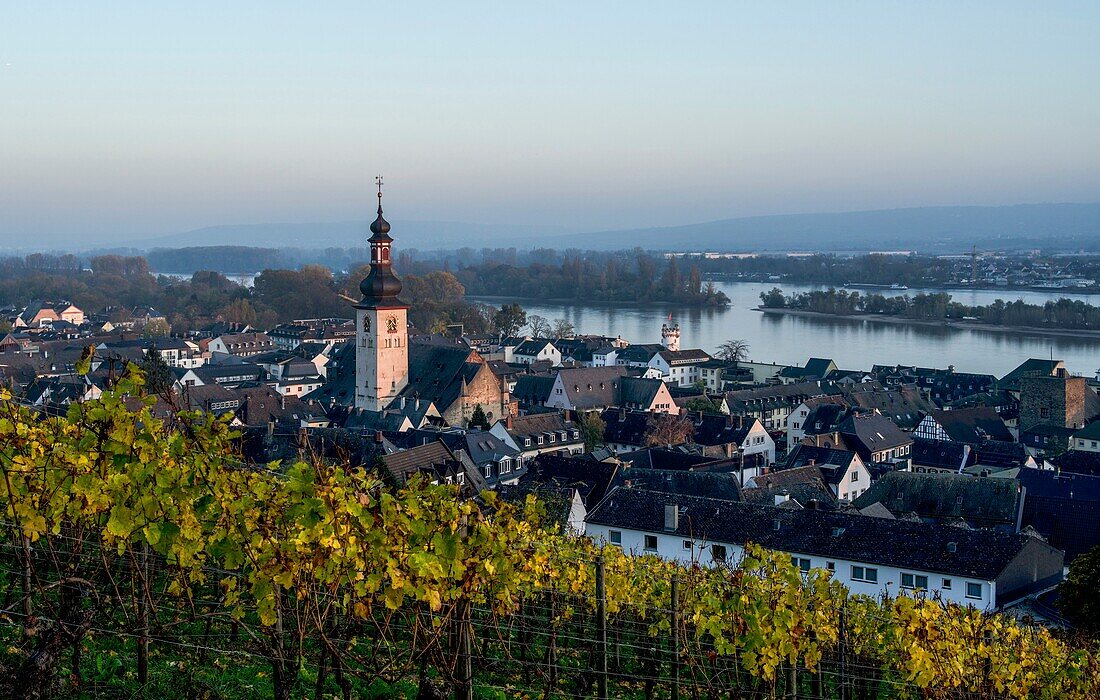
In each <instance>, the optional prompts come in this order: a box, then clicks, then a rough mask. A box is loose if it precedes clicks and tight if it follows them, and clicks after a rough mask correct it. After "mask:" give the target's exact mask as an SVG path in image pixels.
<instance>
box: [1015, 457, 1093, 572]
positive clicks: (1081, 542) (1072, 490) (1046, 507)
mask: <svg viewBox="0 0 1100 700" xmlns="http://www.w3.org/2000/svg"><path fill="white" fill-rule="evenodd" d="M1016 478H1017V480H1018V482H1019V483H1020V484H1021V485H1022V486H1023V487H1024V508H1023V511H1024V512H1023V519H1022V522H1021V526H1023V527H1026V526H1028V525H1030V526H1031V527H1033V528H1035V529H1036V530H1037V531H1038V532H1039V534H1041V535H1042V536H1043V537H1044V538H1046V540H1047V541H1048V542H1049V543H1050V544H1051V545H1052V546H1054V547H1057V548H1058V549H1061V550H1063V551H1064V552H1065V553H1066V561H1067V562H1068V561H1070V560H1072V559H1073V558H1074V557H1076V556H1078V555H1080V554H1083V553H1084V552H1087V551H1088V550H1090V549H1092V548H1093V547H1095V546H1096V545H1100V477H1096V476H1086V475H1083V474H1070V473H1067V472H1064V471H1063V472H1062V473H1061V474H1059V473H1057V472H1054V471H1050V470H1040V469H1021V470H1020V473H1019V475H1018V476H1017V477H1016Z"/></svg>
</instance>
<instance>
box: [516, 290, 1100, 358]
mask: <svg viewBox="0 0 1100 700" xmlns="http://www.w3.org/2000/svg"><path fill="white" fill-rule="evenodd" d="M773 286H775V285H774V284H757V283H723V284H720V285H719V287H720V288H721V289H722V291H724V292H725V293H726V294H727V295H728V296H729V297H730V299H731V301H732V304H731V306H730V307H729V308H727V309H700V308H683V307H678V306H676V305H673V304H667V303H654V304H650V305H644V306H640V305H620V306H611V305H598V304H594V305H584V304H576V303H548V302H542V301H523V302H521V303H522V304H523V307H524V308H525V309H526V310H527V313H529V314H539V315H541V316H545V317H547V318H550V319H554V318H565V319H568V320H569V321H570V322H571V323H572V324H573V325H574V327H576V328H577V330H578V331H579V332H582V333H600V334H604V335H610V336H618V335H621V336H622V337H624V338H626V339H628V340H630V341H631V342H634V343H656V342H660V339H661V324H662V323H664V322H666V321H667V319H668V315H669V314H670V313H671V314H672V316H673V318H674V319H675V320H676V321H677V322H678V323H679V324H680V326H681V328H682V331H683V334H682V345H683V346H684V347H701V348H703V349H704V350H708V351H713V350H715V349H716V348H717V347H718V346H719V345H720V344H721V343H723V342H725V341H726V340H729V339H730V338H741V339H744V340H746V341H747V342H748V343H749V345H750V355H751V356H752V358H753V359H756V360H761V361H768V362H780V363H795V362H798V363H802V362H805V361H806V359H807V358H808V357H811V356H820V357H832V358H833V359H834V360H836V362H837V364H839V365H840V366H842V367H845V368H853V369H855V368H862V369H869V368H870V367H871V365H873V364H876V363H878V364H896V363H901V364H915V365H924V366H937V367H946V366H948V365H955V367H956V368H957V369H959V370H960V371H972V372H988V373H991V374H996V375H998V376H1001V375H1003V374H1005V373H1007V372H1008V371H1010V370H1011V369H1012V368H1014V367H1015V366H1016V365H1018V364H1019V363H1020V362H1022V361H1023V360H1025V359H1027V358H1029V357H1050V356H1051V354H1053V355H1054V357H1057V358H1061V359H1064V360H1065V361H1066V365H1067V366H1068V367H1069V369H1070V370H1071V371H1073V372H1080V373H1084V374H1092V373H1093V372H1095V371H1096V369H1097V366H1098V363H1100V339H1097V338H1088V337H1073V336H1057V337H1054V336H1052V337H1047V336H1041V335H1026V334H1022V333H1002V332H997V331H987V330H970V329H959V328H953V327H949V326H942V325H909V324H894V323H882V322H875V321H870V320H864V319H844V318H829V317H818V316H813V317H811V316H794V315H787V314H769V313H761V312H759V311H756V310H755V307H756V306H757V305H758V304H759V303H760V296H759V295H760V293H761V292H764V291H767V290H769V289H771V288H772V287H773ZM809 289H811V287H808V286H792V285H783V291H784V292H786V293H787V294H791V293H794V292H800V291H807V290H809ZM884 291H885V292H886V293H893V294H898V293H902V292H896V291H895V292H891V291H889V290H884ZM907 293H909V294H915V293H916V291H915V290H909V291H908V292H907ZM951 293H952V294H953V296H955V297H956V299H957V300H958V301H961V302H964V303H967V304H988V303H990V302H992V301H993V300H995V299H997V298H998V297H1002V298H1006V299H1010V300H1014V299H1016V298H1020V297H1022V298H1024V299H1025V300H1026V301H1028V302H1030V303H1041V302H1043V301H1046V300H1048V299H1053V298H1057V297H1058V296H1065V295H1059V294H1044V293H1041V292H997V291H995V290H968V291H964V292H961V293H959V292H951ZM1070 296H1074V298H1081V299H1083V300H1085V301H1090V297H1089V296H1088V295H1070ZM497 303H499V301H497Z"/></svg>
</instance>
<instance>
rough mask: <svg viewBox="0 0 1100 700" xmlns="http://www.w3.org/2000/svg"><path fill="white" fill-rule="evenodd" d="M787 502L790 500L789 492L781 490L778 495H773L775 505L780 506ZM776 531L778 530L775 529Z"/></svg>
mask: <svg viewBox="0 0 1100 700" xmlns="http://www.w3.org/2000/svg"><path fill="white" fill-rule="evenodd" d="M789 500H791V494H790V492H789V491H786V490H783V491H780V492H779V493H777V494H775V505H780V504H782V503H786V502H787V501H789ZM775 522H777V523H778V522H779V521H778V520H776V521H775ZM776 529H777V530H778V529H779V528H778V527H777V528H776Z"/></svg>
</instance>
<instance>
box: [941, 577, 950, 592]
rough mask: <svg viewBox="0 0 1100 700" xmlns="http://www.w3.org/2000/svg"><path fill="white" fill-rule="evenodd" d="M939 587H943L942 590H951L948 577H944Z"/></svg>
mask: <svg viewBox="0 0 1100 700" xmlns="http://www.w3.org/2000/svg"><path fill="white" fill-rule="evenodd" d="M940 588H942V589H943V590H945V591H949V590H951V579H949V578H945V579H944V580H943V583H942V585H940Z"/></svg>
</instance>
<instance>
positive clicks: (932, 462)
mask: <svg viewBox="0 0 1100 700" xmlns="http://www.w3.org/2000/svg"><path fill="white" fill-rule="evenodd" d="M909 456H910V459H912V461H913V464H914V465H921V466H925V467H934V468H936V469H950V470H951V471H956V472H957V471H959V470H960V469H962V468H963V467H966V466H969V465H971V464H973V463H974V452H973V451H971V450H970V449H969V445H967V444H966V443H963V442H951V441H949V440H925V439H924V438H913V446H912V447H911V448H910V450H909Z"/></svg>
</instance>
